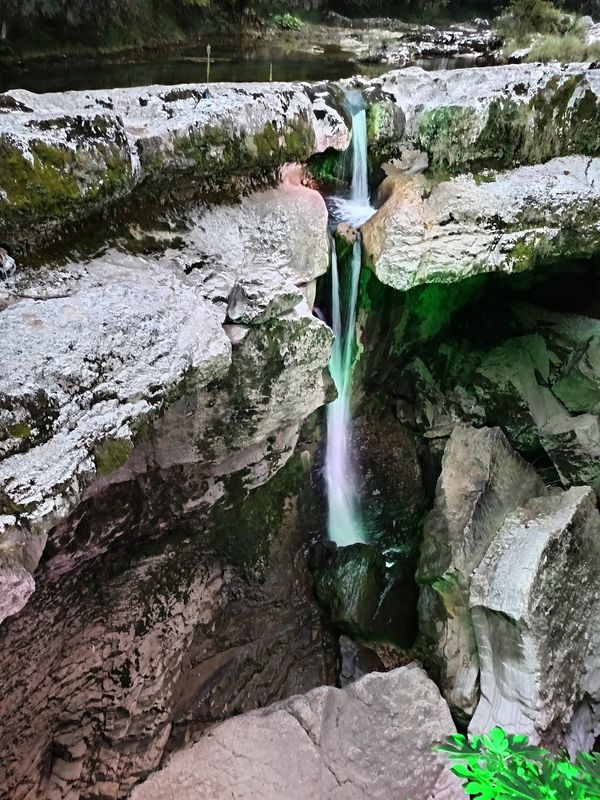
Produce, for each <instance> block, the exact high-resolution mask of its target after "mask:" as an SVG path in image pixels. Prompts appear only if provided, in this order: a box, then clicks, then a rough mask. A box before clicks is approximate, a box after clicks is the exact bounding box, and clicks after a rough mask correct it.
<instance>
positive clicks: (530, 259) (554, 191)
mask: <svg viewBox="0 0 600 800" xmlns="http://www.w3.org/2000/svg"><path fill="white" fill-rule="evenodd" d="M386 184H387V186H386ZM381 191H382V192H385V196H386V197H387V198H388V199H387V201H386V202H385V203H384V205H383V206H382V207H381V208H380V209H379V210H378V211H377V213H376V214H375V215H374V216H373V217H371V219H370V220H369V221H368V222H367V223H366V224H365V225H364V226H363V228H362V233H363V241H364V248H365V254H366V257H367V259H368V263H369V264H370V266H371V268H372V269H373V271H374V272H375V274H376V275H377V277H378V278H379V280H380V281H381V282H382V283H385V284H387V285H389V286H392V287H393V288H395V289H399V290H400V291H406V290H408V289H410V288H412V287H414V286H417V285H419V284H424V283H433V282H435V283H452V282H455V281H460V280H464V279H465V278H469V277H472V276H474V275H478V274H481V273H484V272H506V273H514V272H520V271H522V270H526V269H531V268H533V267H534V266H540V265H543V264H544V263H549V262H551V261H554V260H556V259H557V258H567V257H572V258H578V257H580V258H585V257H589V256H590V255H592V254H593V253H595V252H597V250H598V249H599V248H600V237H599V234H598V213H597V208H598V203H599V200H600V159H597V158H595V159H589V158H584V157H580V156H573V157H570V158H561V159H553V160H551V161H548V162H547V163H545V164H540V165H537V166H532V167H520V168H518V169H514V170H512V171H509V172H499V173H496V172H489V173H487V174H486V176H485V177H484V178H483V179H478V178H477V176H473V175H461V176H459V177H457V178H454V179H452V180H450V181H443V182H442V183H439V184H437V185H436V186H434V187H433V188H432V189H431V190H430V193H429V194H428V196H425V195H426V184H425V181H424V179H423V178H421V177H419V176H415V177H404V176H401V175H393V176H389V177H388V178H386V181H385V182H384V184H383V186H382V189H381Z"/></svg>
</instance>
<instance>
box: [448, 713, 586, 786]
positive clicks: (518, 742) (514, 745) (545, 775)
mask: <svg viewBox="0 0 600 800" xmlns="http://www.w3.org/2000/svg"><path fill="white" fill-rule="evenodd" d="M437 750H438V752H441V753H444V754H445V755H446V757H447V759H448V760H449V761H450V762H451V764H452V766H451V767H450V769H451V771H452V772H453V773H454V774H455V775H457V776H458V777H459V778H461V780H463V781H464V789H465V793H466V794H467V795H468V796H469V797H475V798H477V800H600V756H598V755H597V754H592V755H590V754H588V753H580V754H579V755H578V756H577V758H576V760H575V763H571V761H569V759H568V758H567V757H566V756H557V755H554V754H552V753H549V752H548V751H547V750H544V749H543V748H541V747H535V746H533V745H531V744H529V740H528V738H527V737H526V736H521V735H512V734H507V733H505V732H504V730H502V728H494V730H492V731H491V732H490V733H489V734H487V735H484V736H473V737H472V738H471V740H468V739H467V737H466V736H462V735H461V734H455V735H454V736H450V737H449V738H448V739H447V740H446V742H445V743H444V744H443V745H441V746H440V747H438V748H437Z"/></svg>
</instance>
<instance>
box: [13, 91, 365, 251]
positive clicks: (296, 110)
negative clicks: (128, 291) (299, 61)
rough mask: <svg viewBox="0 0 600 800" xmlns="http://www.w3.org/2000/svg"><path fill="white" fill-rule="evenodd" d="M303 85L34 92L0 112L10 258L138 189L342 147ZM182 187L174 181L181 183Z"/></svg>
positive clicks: (333, 122)
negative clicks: (14, 253) (11, 251)
mask: <svg viewBox="0 0 600 800" xmlns="http://www.w3.org/2000/svg"><path fill="white" fill-rule="evenodd" d="M308 89H309V87H308V86H305V85H301V84H279V83H269V84H240V85H233V84H217V85H214V86H211V87H210V89H209V90H207V89H206V87H205V86H202V85H197V86H186V87H178V88H176V89H172V88H171V89H170V88H168V87H149V88H142V89H115V90H113V91H94V92H65V93H60V94H45V95H35V94H32V93H30V92H25V91H22V90H15V91H12V92H10V93H8V94H7V95H4V98H5V99H9V100H11V102H10V103H9V104H5V106H6V108H7V110H6V111H5V113H3V114H0V241H2V242H3V243H5V244H7V245H8V246H9V247H10V248H12V249H14V250H15V251H16V252H17V253H18V252H22V251H25V250H27V249H29V248H31V247H33V246H35V245H37V244H38V243H41V242H43V241H45V240H49V239H50V238H51V237H52V236H53V235H54V234H55V232H57V231H58V230H60V229H62V228H63V227H65V226H66V225H70V224H73V223H79V222H81V221H82V220H84V219H86V218H87V217H89V216H90V215H92V214H95V213H97V212H98V211H101V210H103V209H104V208H106V207H107V206H110V205H113V204H115V203H117V202H121V201H123V200H124V199H125V198H129V197H131V196H132V195H133V194H135V193H136V192H137V191H138V190H140V189H141V188H142V187H143V188H144V189H145V190H147V191H148V190H149V191H151V192H153V191H154V192H158V191H160V192H163V191H164V190H165V189H168V188H177V189H179V188H181V187H182V186H188V185H194V184H196V185H198V187H199V188H200V190H201V191H205V192H206V193H207V194H209V193H212V194H214V193H215V192H219V190H221V189H223V187H224V186H226V185H227V186H230V185H231V182H232V180H233V182H234V184H235V180H236V179H238V178H239V180H240V183H244V185H246V184H247V181H248V179H251V180H262V181H267V180H270V179H271V180H273V179H274V178H275V177H276V175H277V173H278V170H279V168H280V167H281V166H282V165H283V164H285V163H286V162H296V161H299V162H305V161H307V160H308V159H309V158H310V156H312V155H313V154H314V153H317V152H324V151H325V150H327V149H328V148H336V149H338V150H343V149H345V148H346V147H347V145H348V137H349V131H348V128H347V126H346V124H345V122H344V119H343V117H342V116H341V115H340V113H339V112H338V111H337V110H336V108H335V107H334V106H333V105H331V106H329V105H327V103H326V102H325V101H326V100H327V96H326V95H319V96H315V95H314V92H312V93H311V94H312V97H311V96H309V91H308ZM182 182H183V183H182Z"/></svg>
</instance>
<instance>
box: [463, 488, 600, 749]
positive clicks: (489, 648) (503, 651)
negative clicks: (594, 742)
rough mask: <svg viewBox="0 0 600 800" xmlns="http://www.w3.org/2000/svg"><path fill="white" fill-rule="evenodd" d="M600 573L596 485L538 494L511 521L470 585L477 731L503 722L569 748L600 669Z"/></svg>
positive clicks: (474, 728)
mask: <svg viewBox="0 0 600 800" xmlns="http://www.w3.org/2000/svg"><path fill="white" fill-rule="evenodd" d="M599 576H600V515H599V514H598V510H597V508H596V498H595V496H594V493H593V492H592V491H591V489H590V488H589V487H577V488H573V489H569V490H568V491H566V492H558V493H554V494H552V495H550V496H548V497H544V498H535V499H533V500H531V501H529V502H528V503H526V504H525V505H524V506H523V507H522V508H520V509H518V510H517V511H515V512H514V513H512V514H510V515H509V516H508V517H507V519H506V521H505V522H504V525H503V526H502V528H501V530H500V532H499V533H498V536H497V537H496V538H495V539H494V541H493V542H492V543H491V545H490V547H489V549H488V551H487V553H486V554H485V557H484V558H483V560H482V561H481V563H480V564H479V566H478V567H477V569H476V571H475V574H474V575H473V579H472V581H471V592H470V607H471V615H472V619H473V626H474V629H475V636H476V640H477V650H478V653H479V660H480V665H481V700H480V701H479V705H478V706H477V710H476V712H475V716H474V717H473V720H472V721H471V725H470V728H469V730H470V731H472V732H473V733H480V732H483V731H487V730H489V729H490V728H493V727H494V726H495V725H501V726H502V727H504V728H505V729H506V730H508V731H511V732H515V733H516V732H519V733H524V734H527V735H528V736H530V737H531V738H532V739H533V740H534V741H542V742H544V743H545V744H551V745H559V744H562V743H563V741H564V737H565V734H566V733H567V731H568V729H569V727H570V725H571V723H572V721H573V717H574V714H575V712H576V710H577V709H578V707H579V705H580V704H581V703H582V701H583V700H584V699H585V684H586V682H587V678H588V675H590V674H592V673H596V674H597V673H598V669H600V654H599V653H598V651H597V650H595V651H594V650H593V649H592V645H593V643H594V642H595V641H596V640H597V637H598V633H599V626H600V614H599V610H600V609H599V602H598V579H599ZM599 699H600V698H598V697H596V698H595V700H596V702H598V700H599ZM597 722H598V720H596V724H597ZM588 745H589V742H588Z"/></svg>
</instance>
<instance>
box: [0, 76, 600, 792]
mask: <svg viewBox="0 0 600 800" xmlns="http://www.w3.org/2000/svg"><path fill="white" fill-rule="evenodd" d="M348 88H352V89H354V90H357V91H359V92H360V94H361V96H362V100H363V102H364V104H365V107H366V112H367V132H368V156H369V165H370V180H371V188H372V189H373V197H374V199H375V205H376V209H377V210H376V212H375V214H374V215H373V216H372V217H371V219H370V220H369V221H367V222H366V223H365V224H364V225H363V226H362V228H361V232H360V233H361V236H362V257H363V267H362V272H361V280H360V287H359V301H358V302H359V310H358V319H357V326H356V332H357V345H356V359H355V367H354V387H353V407H354V417H355V425H354V438H353V448H354V453H355V458H356V465H357V469H358V472H359V474H360V495H361V498H360V499H361V503H362V508H363V517H364V523H365V531H366V533H367V537H368V543H367V544H360V543H359V544H355V545H352V546H350V547H347V548H336V547H335V546H334V545H332V543H330V542H328V541H326V517H327V507H326V497H325V493H324V480H323V458H324V435H325V434H324V413H323V411H324V408H325V406H326V404H327V403H329V402H331V401H332V400H333V399H334V397H335V388H334V386H333V383H332V381H331V378H330V377H329V374H328V371H327V366H328V363H329V360H330V356H331V347H332V341H333V336H332V333H331V330H330V327H329V326H328V324H326V322H325V321H323V319H325V320H328V319H329V317H330V309H329V307H328V303H327V300H326V298H327V297H328V288H329V284H328V282H329V281H330V280H331V276H330V273H329V271H328V266H329V263H330V249H331V243H330V236H331V233H332V231H331V230H330V228H331V221H330V217H329V213H328V205H327V203H326V199H324V196H323V195H325V196H327V194H328V187H330V186H331V185H332V183H336V185H339V184H342V183H343V181H344V179H345V177H347V172H348V163H347V159H346V160H344V156H343V154H344V153H345V152H346V151H347V150H348V147H349V145H350V140H351V119H350V111H349V110H348V108H347V106H346V104H345V90H347V89H348ZM599 151H600V71H599V70H598V69H596V68H593V67H592V66H590V65H587V64H586V65H569V66H566V67H560V66H557V65H548V66H541V65H512V66H506V67H489V68H478V69H466V70H460V71H455V72H433V73H425V72H424V71H423V70H421V69H418V68H410V69H407V70H399V71H395V72H391V73H387V74H386V75H384V76H382V77H381V78H376V79H374V80H370V81H368V80H366V79H363V78H357V79H353V80H351V81H349V82H346V83H342V84H336V83H323V84H300V83H299V84H278V83H269V84H240V85H233V84H231V85H230V84H215V85H213V86H211V87H210V89H209V90H208V91H206V87H205V86H204V85H200V84H199V85H190V86H182V87H177V88H176V89H173V88H168V87H156V86H155V87H147V88H143V89H118V90H114V91H110V92H106V91H89V92H69V93H61V94H46V95H34V94H31V93H29V92H25V91H21V90H15V91H11V92H8V93H6V94H4V95H1V96H0V244H2V245H3V246H4V247H6V248H7V251H8V253H10V254H11V257H14V258H15V260H16V261H17V263H18V270H17V272H16V274H14V275H7V277H6V279H4V280H2V281H0V332H1V340H2V343H3V347H2V350H1V356H0V364H1V368H0V397H1V398H2V403H1V404H0V587H1V591H0V617H1V618H2V622H1V624H0V643H1V651H0V652H1V656H0V659H1V660H2V672H3V676H4V679H3V682H2V687H1V689H0V709H1V711H2V720H3V725H2V730H1V732H0V754H1V755H0V797H2V798H6V799H7V800H8V799H9V798H10V800H37V799H38V798H39V799H40V800H41V799H42V798H44V800H46V799H47V800H74V799H75V798H90V800H91V799H92V798H94V800H104V798H125V797H128V796H130V795H131V796H132V797H133V798H136V800H146V799H147V800H151V799H153V798H159V797H170V796H173V797H178V798H181V800H184V799H185V798H187V797H189V798H196V797H198V798H206V799H207V800H208V798H214V799H215V800H218V798H220V797H223V798H225V797H231V796H235V797H248V798H250V797H265V798H270V797H273V798H275V797H281V795H282V794H283V793H284V792H288V793H290V795H291V796H292V797H297V798H309V797H314V796H315V793H316V792H318V791H321V792H322V793H323V796H324V797H328V798H340V800H353V798H359V797H370V798H384V797H385V798H387V797H390V796H392V794H394V793H396V794H397V793H398V792H399V793H400V794H399V795H398V796H403V795H402V792H404V793H405V794H406V796H407V797H409V796H410V797H411V798H412V800H421V798H422V799H423V800H433V798H441V799H443V798H448V799H449V798H460V797H462V796H463V793H462V789H460V787H459V786H458V784H457V782H455V781H454V780H453V778H452V776H450V775H449V774H448V773H447V771H444V765H443V762H442V759H441V757H440V756H438V755H434V754H432V746H433V744H434V743H436V742H439V741H440V739H442V738H443V737H445V736H446V735H448V734H450V733H452V732H453V731H455V730H456V726H458V727H459V728H460V729H462V730H466V729H467V728H468V729H469V730H470V731H472V732H480V731H484V730H488V729H489V728H491V727H493V725H495V724H501V725H503V726H504V727H505V728H506V729H507V730H515V731H519V732H522V733H526V734H528V735H529V736H531V737H532V739H533V740H535V741H540V742H542V743H543V744H544V745H546V746H548V747H550V748H557V747H561V746H567V747H568V748H569V749H570V750H571V751H572V752H575V751H577V750H591V749H592V748H593V747H594V745H595V742H596V740H597V737H598V736H599V735H600V681H599V675H600V593H599V582H600V515H599V513H598V500H597V497H598V491H599V488H600V422H599V416H598V415H599V414H600V345H599V343H600V300H599V299H598V293H597V290H598V288H599V287H600V277H599V276H600V210H599V209H600V205H599V202H598V201H599V199H600V196H599V192H600V185H599V180H600V152H599ZM319 190H320V191H319ZM333 234H334V236H335V239H336V243H337V251H338V253H339V256H340V269H341V271H342V273H343V271H344V270H345V269H348V259H349V254H350V251H351V248H350V247H349V245H348V242H347V239H346V238H345V237H348V236H350V238H352V237H353V236H354V234H353V232H352V231H348V230H345V231H340V230H339V229H338V230H337V231H335V232H333ZM415 662H419V665H420V666H418V665H417V664H416V663H415ZM366 673H369V674H366ZM365 674H366V677H363V678H362V679H361V680H358V681H356V682H355V679H356V678H360V677H361V675H365ZM435 684H437V687H436V685H435ZM336 685H337V686H338V687H343V688H335V686H336ZM440 692H441V694H440ZM273 704H274V705H273ZM267 707H268V708H267ZM451 712H452V716H451ZM365 742H367V743H369V746H368V747H367V746H366V745H365ZM296 753H297V754H298V758H297V759H296V758H295V757H294V758H292V756H295V754H296ZM290 754H292V756H291V755H290ZM300 754H301V755H300ZM290 759H291V760H290ZM265 765H266V766H265ZM296 770H297V771H296ZM153 772H156V774H155V775H153V776H152V775H151V774H152V773H153ZM148 776H151V777H148ZM290 776H294V777H293V778H292V777H290ZM289 781H293V783H294V792H295V793H294V792H291V791H290V786H289ZM138 784H139V785H138ZM169 792H171V794H169Z"/></svg>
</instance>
